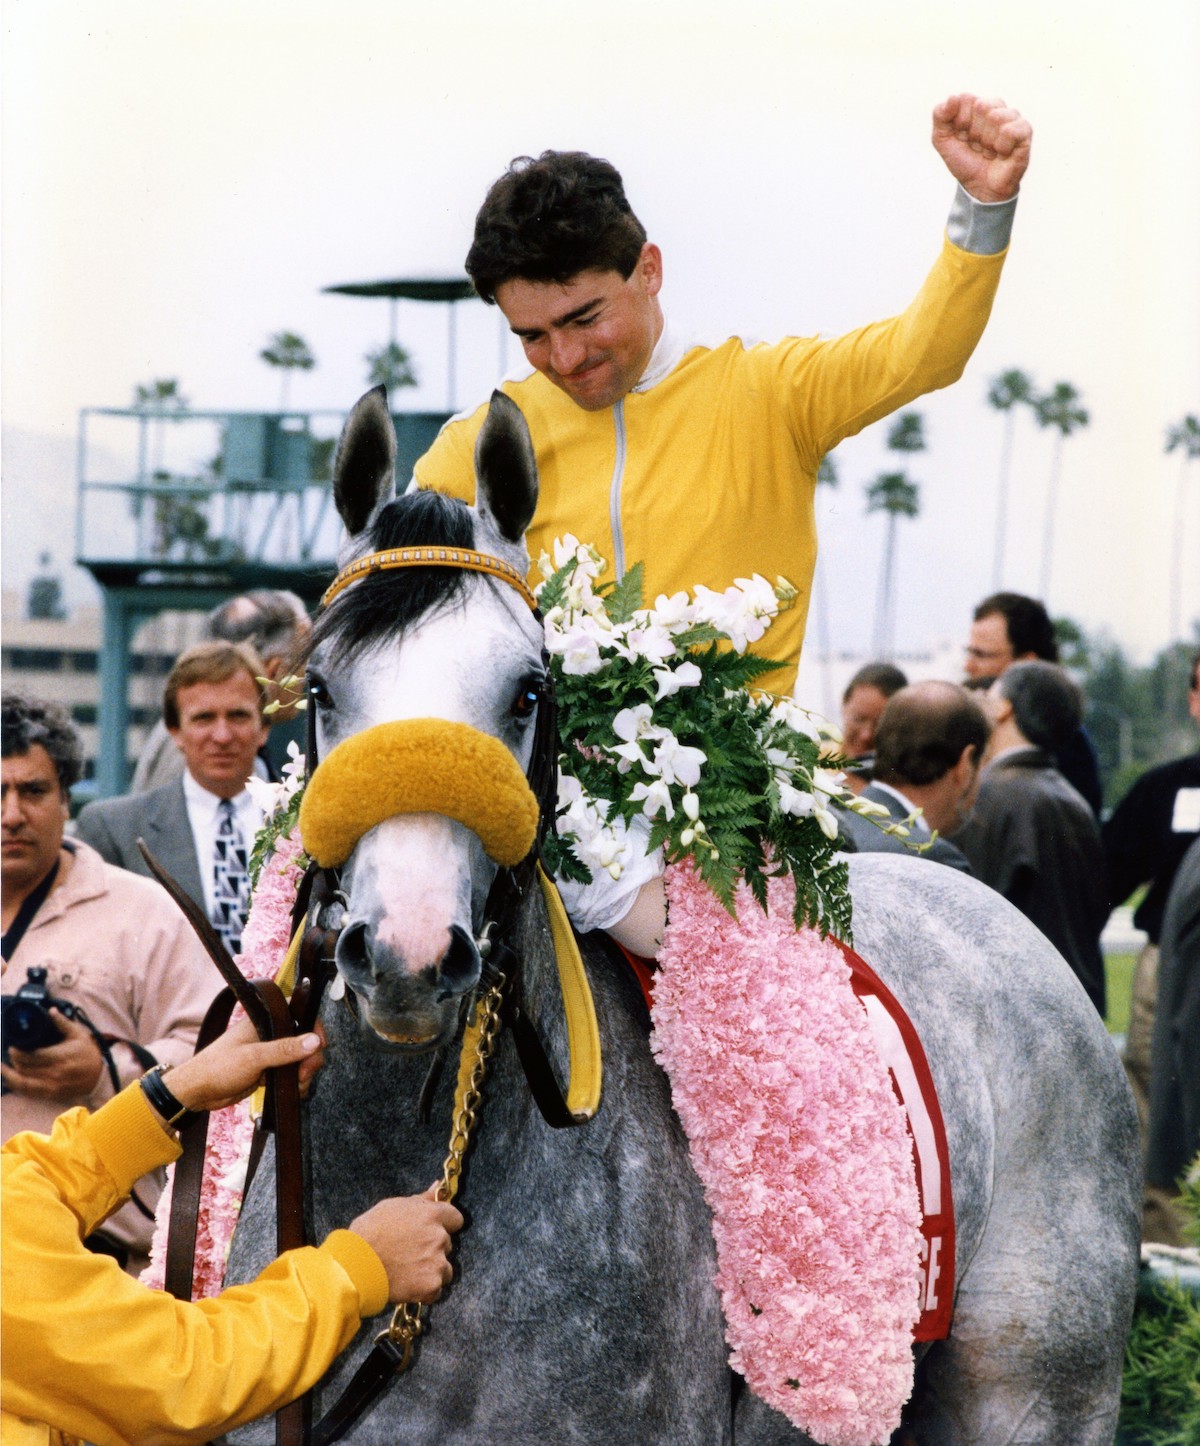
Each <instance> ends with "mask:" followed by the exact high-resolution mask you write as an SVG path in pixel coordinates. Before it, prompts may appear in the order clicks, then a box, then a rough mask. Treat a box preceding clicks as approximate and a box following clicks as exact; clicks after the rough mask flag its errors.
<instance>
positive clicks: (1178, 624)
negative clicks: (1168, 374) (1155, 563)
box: [1164, 413, 1200, 642]
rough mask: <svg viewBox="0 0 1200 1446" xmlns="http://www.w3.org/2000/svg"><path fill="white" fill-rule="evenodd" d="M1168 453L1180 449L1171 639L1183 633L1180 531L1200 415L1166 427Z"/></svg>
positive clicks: (1198, 449)
mask: <svg viewBox="0 0 1200 1446" xmlns="http://www.w3.org/2000/svg"><path fill="white" fill-rule="evenodd" d="M1164 450H1165V451H1167V452H1168V453H1170V452H1174V451H1176V450H1178V451H1179V453H1180V457H1179V482H1178V484H1177V485H1176V490H1175V545H1174V547H1173V549H1172V557H1171V641H1172V642H1174V641H1175V639H1176V638H1179V637H1180V636H1182V627H1183V616H1182V614H1183V532H1184V526H1185V519H1186V517H1187V473H1188V466H1189V464H1190V463H1192V462H1194V461H1195V460H1196V459H1197V458H1198V457H1200V417H1194V416H1192V415H1191V413H1189V414H1188V415H1187V416H1186V417H1184V419H1183V421H1182V422H1178V423H1176V424H1175V426H1173V427H1168V428H1167V445H1166V447H1165V449H1164Z"/></svg>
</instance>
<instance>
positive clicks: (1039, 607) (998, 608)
mask: <svg viewBox="0 0 1200 1446" xmlns="http://www.w3.org/2000/svg"><path fill="white" fill-rule="evenodd" d="M966 654H967V661H966V667H965V670H964V671H965V672H966V675H967V677H968V678H971V679H974V680H980V679H988V680H994V679H996V678H998V677H999V676H1000V674H1001V673H1003V672H1004V670H1005V669H1006V668H1011V667H1012V665H1013V664H1014V663H1024V662H1034V661H1037V660H1040V661H1041V662H1043V663H1057V662H1058V640H1057V638H1056V637H1055V636H1054V624H1053V623H1052V622H1051V621H1050V614H1049V613H1048V612H1047V611H1046V609H1045V606H1044V605H1043V604H1042V603H1040V602H1038V600H1037V598H1033V597H1026V596H1025V595H1024V594H1023V593H1019V592H996V593H993V594H992V595H991V597H985V598H984V600H983V601H982V602H981V603H980V604H979V606H978V607H977V608H976V609H975V615H974V621H973V622H972V624H971V638H970V641H969V642H968V643H967V647H966ZM1053 751H1054V766H1055V768H1057V769H1058V771H1059V772H1060V773H1061V774H1062V776H1063V777H1064V778H1065V779H1066V780H1067V782H1068V783H1069V784H1071V785H1072V786H1073V787H1074V788H1076V789H1077V790H1078V791H1079V793H1081V794H1082V795H1083V797H1084V799H1085V800H1086V801H1087V803H1088V805H1089V806H1090V808H1091V810H1092V812H1093V813H1094V814H1095V815H1096V817H1097V818H1099V817H1100V806H1101V803H1102V801H1103V798H1102V789H1101V786H1100V764H1099V761H1098V760H1097V758H1096V750H1095V748H1094V747H1093V745H1092V740H1091V739H1090V738H1089V737H1088V734H1087V730H1086V729H1085V728H1084V726H1083V721H1082V716H1081V718H1080V722H1079V725H1078V727H1076V729H1075V730H1074V732H1073V733H1071V734H1070V735H1069V736H1068V737H1066V738H1064V739H1063V740H1062V741H1061V743H1060V744H1059V746H1058V747H1057V748H1055V749H1054V750H1053Z"/></svg>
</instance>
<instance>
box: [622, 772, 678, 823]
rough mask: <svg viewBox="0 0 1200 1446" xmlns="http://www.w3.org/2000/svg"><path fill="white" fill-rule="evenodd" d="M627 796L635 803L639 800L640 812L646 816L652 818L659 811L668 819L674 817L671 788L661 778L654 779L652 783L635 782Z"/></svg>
mask: <svg viewBox="0 0 1200 1446" xmlns="http://www.w3.org/2000/svg"><path fill="white" fill-rule="evenodd" d="M629 797H630V798H631V799H632V800H633V801H634V802H635V803H638V802H641V804H642V812H643V813H644V814H645V815H646V817H647V818H654V817H655V816H656V815H657V814H659V813H665V814H666V816H667V818H668V819H672V818H674V817H675V805H674V804H673V803H672V802H671V790H670V789H669V788H668V787H667V785H666V784H665V783H664V782H663V780H662V779H661V778H656V779H654V781H653V782H652V783H638V784H635V785H634V788H633V792H632V793H631V794H630V795H629ZM643 800H644V801H643Z"/></svg>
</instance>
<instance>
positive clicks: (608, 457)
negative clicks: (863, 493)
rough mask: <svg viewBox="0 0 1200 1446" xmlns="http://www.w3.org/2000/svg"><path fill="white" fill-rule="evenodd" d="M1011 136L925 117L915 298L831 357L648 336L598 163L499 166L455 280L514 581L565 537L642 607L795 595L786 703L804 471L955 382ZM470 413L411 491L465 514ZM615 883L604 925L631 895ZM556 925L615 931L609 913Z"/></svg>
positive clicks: (654, 282) (651, 293)
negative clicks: (533, 494)
mask: <svg viewBox="0 0 1200 1446" xmlns="http://www.w3.org/2000/svg"><path fill="white" fill-rule="evenodd" d="M1031 134H1032V132H1031V129H1030V126H1029V124H1028V122H1027V121H1025V120H1024V119H1023V118H1022V117H1021V116H1020V114H1019V113H1018V112H1016V111H1015V110H1012V109H1011V108H1009V107H1008V106H1006V105H1004V103H1003V102H1001V101H998V100H997V101H993V100H980V99H978V98H976V97H975V96H971V95H957V96H952V97H951V98H950V99H948V100H946V101H944V102H943V103H942V104H941V105H939V106H937V107H936V109H935V110H934V112H933V144H934V147H935V149H936V150H937V151H938V153H939V154H940V155H941V157H942V159H943V161H944V162H945V164H946V167H947V169H948V170H949V171H950V174H951V175H952V176H953V177H954V179H955V180H956V181H957V182H958V190H957V192H956V195H955V198H954V202H953V205H952V208H951V212H950V219H949V222H948V225H947V229H946V235H945V239H944V243H943V246H942V250H941V254H940V255H939V256H938V258H937V260H936V261H935V263H934V265H933V269H932V270H931V271H930V273H929V275H928V277H927V278H926V280H925V283H924V285H923V286H922V287H921V289H920V291H919V292H918V293H917V296H916V298H915V299H914V300H913V301H912V302H911V303H910V305H909V306H908V307H907V308H906V309H905V310H904V311H903V312H902V313H900V315H899V316H896V317H893V318H891V319H890V320H887V321H883V322H876V323H874V324H872V325H868V326H865V327H862V328H860V329H859V330H857V331H852V332H850V333H848V334H847V335H846V336H843V337H839V338H837V339H835V340H832V341H823V340H820V339H818V338H813V337H796V336H790V337H787V338H785V339H784V340H783V341H781V342H778V343H776V344H774V345H770V346H768V345H762V344H758V345H750V344H748V343H746V342H744V341H743V340H742V339H741V338H739V337H725V338H718V339H714V340H711V341H704V340H698V339H695V338H692V337H690V336H687V335H685V333H684V332H683V331H681V330H679V329H678V328H677V327H676V325H675V324H674V323H670V322H667V321H666V320H665V318H664V316H663V311H662V307H661V305H660V302H659V291H660V289H661V286H662V279H663V260H662V253H661V252H660V250H659V248H658V247H657V246H656V245H654V244H653V243H652V242H650V241H648V240H647V239H646V232H645V229H644V228H643V227H642V225H641V223H640V222H639V221H638V219H637V217H636V216H635V215H634V213H633V211H632V210H631V208H630V206H629V202H628V201H627V199H626V197H625V192H624V188H623V186H622V183H621V177H620V175H619V174H618V172H617V171H616V170H615V169H614V167H613V166H611V165H610V164H609V163H608V162H607V161H603V160H598V159H596V158H594V157H591V156H588V155H584V154H582V153H580V152H554V151H547V152H545V153H544V154H543V155H542V156H541V157H540V158H539V159H537V160H536V161H535V160H531V159H530V158H528V157H522V158H519V159H518V160H516V161H514V162H513V163H512V165H511V166H510V167H509V169H508V170H507V171H506V172H505V174H504V175H503V176H501V177H500V179H499V180H497V181H496V182H495V184H494V185H493V186H492V188H491V190H490V191H489V192H488V195H487V197H486V199H485V200H484V203H483V206H482V208H481V209H480V211H479V214H478V216H477V218H476V223H475V238H474V242H473V244H472V246H471V249H470V252H469V254H468V256H467V260H466V269H467V271H468V273H469V274H470V276H471V279H472V280H473V281H474V283H475V287H476V289H477V291H478V292H479V294H480V296H482V297H483V299H484V300H485V301H486V302H489V303H494V304H496V305H498V306H499V308H500V310H501V312H502V313H503V314H504V317H505V319H506V321H507V322H508V324H509V326H510V328H511V329H512V331H513V333H514V334H515V335H516V336H517V337H519V338H520V341H521V344H522V346H523V348H524V351H525V356H526V360H527V361H528V363H529V368H528V370H526V371H523V372H521V373H520V374H518V375H513V376H510V377H508V378H506V380H505V381H504V382H503V384H502V386H503V390H504V391H505V392H506V393H507V394H508V395H509V396H510V397H511V398H512V399H513V400H514V401H515V402H516V403H517V405H518V406H519V407H520V408H521V410H522V412H523V413H524V415H525V419H526V421H527V422H528V424H529V429H530V433H531V434H532V438H533V445H534V450H535V453H536V457H537V465H538V475H539V494H538V504H537V512H536V513H535V515H534V519H533V523H532V526H531V528H530V530H529V547H530V553H531V556H532V558H533V559H534V563H535V566H536V560H537V557H538V555H539V553H540V552H541V551H543V550H548V549H549V545H550V543H551V542H552V541H553V539H554V538H555V537H558V536H562V535H564V534H566V533H573V534H574V535H575V536H576V537H579V538H582V539H583V540H585V541H587V542H590V543H593V544H594V545H595V546H596V547H597V548H598V549H599V551H600V552H601V553H602V554H603V555H604V556H605V557H607V558H608V559H609V560H610V562H611V564H612V567H613V570H614V572H615V574H616V576H617V577H620V576H622V575H623V573H624V570H625V567H626V563H627V562H630V563H632V562H635V561H640V562H641V563H642V564H643V566H644V569H645V578H644V585H645V595H646V597H647V598H654V597H656V596H658V595H659V594H664V593H665V594H671V593H674V592H678V591H679V590H681V589H685V588H690V587H693V586H694V585H696V584H698V583H703V584H704V585H705V586H707V587H710V588H712V589H714V590H716V591H722V590H723V589H724V588H726V587H728V586H729V585H730V584H731V583H733V581H734V579H735V578H737V577H749V576H751V575H752V574H753V573H755V572H758V573H761V574H763V575H764V576H767V577H774V576H775V575H777V574H779V575H782V576H783V577H785V578H786V579H787V580H788V581H789V582H790V583H791V584H793V586H795V587H796V589H797V592H798V596H797V598H796V603H795V605H794V606H793V607H792V609H791V610H790V611H789V612H787V613H785V614H784V615H782V616H781V617H780V618H779V619H778V620H777V621H776V624H775V625H774V626H773V627H772V629H771V632H770V635H769V638H768V640H767V642H768V646H767V649H766V651H767V653H768V655H769V656H772V657H774V658H776V659H777V660H779V661H781V662H783V663H784V665H785V666H784V667H782V668H780V669H779V670H778V671H777V672H775V673H773V674H772V675H771V679H772V687H773V688H774V689H776V690H778V691H779V692H783V693H789V692H790V691H791V689H792V687H793V685H794V683H795V679H796V669H797V665H798V662H799V658H800V649H801V645H802V643H803V640H804V625H805V618H806V615H807V610H808V601H809V592H810V587H811V583H812V574H813V569H814V566H815V563H816V532H815V525H814V515H813V498H814V494H815V490H816V476H817V469H818V467H819V466H820V463H821V459H822V457H823V456H825V454H826V453H827V452H829V451H831V450H832V449H833V448H834V447H836V446H837V445H838V443H839V442H841V441H842V440H843V439H844V438H846V437H849V436H852V435H854V434H855V433H856V432H859V431H861V430H862V429H863V428H864V427H866V426H868V425H869V424H870V423H872V422H875V421H878V420H879V419H880V418H881V417H885V416H887V415H888V414H889V413H891V412H893V411H895V410H896V409H897V408H899V407H903V406H905V405H907V404H908V403H910V402H912V401H913V400H915V399H916V398H917V397H919V396H921V395H923V394H924V393H925V392H929V391H933V390H936V389H937V388H940V387H944V386H948V385H949V384H950V383H951V382H953V381H956V380H957V379H958V377H959V376H960V375H961V374H962V371H963V369H964V367H965V366H966V363H967V361H968V359H969V358H970V356H971V353H972V351H973V350H974V348H975V345H976V343H977V342H978V341H979V338H980V336H981V335H982V333H983V329H984V326H985V325H986V322H987V319H988V315H989V313H990V311H991V306H992V301H993V299H994V297H995V293H996V288H997V286H998V284H999V279H1000V271H1001V268H1002V266H1003V264H1004V257H1005V253H1006V248H1007V246H1008V240H1009V234H1010V231H1011V227H1012V220H1013V212H1014V210H1015V207H1016V195H1017V190H1018V187H1019V184H1020V180H1021V177H1022V175H1023V174H1024V172H1025V169H1026V167H1027V165H1028V162H1029V151H1030V140H1031ZM486 411H487V406H486V404H483V405H481V406H479V407H478V408H476V409H475V410H474V411H471V412H466V413H463V414H460V415H459V416H457V417H454V418H452V419H451V420H450V421H449V422H448V423H447V424H446V426H445V427H443V429H442V431H441V433H440V434H439V435H438V437H437V439H436V440H435V442H434V444H433V446H432V447H431V448H430V450H429V451H428V452H427V453H426V454H425V456H424V457H422V458H421V459H420V460H419V461H418V462H417V464H416V467H415V468H414V476H413V484H412V485H414V486H416V487H422V488H436V489H437V490H439V491H442V492H446V493H449V494H451V495H453V496H457V497H461V498H463V499H464V500H466V501H471V500H472V499H473V495H474V466H473V456H474V447H475V439H476V437H477V436H478V433H479V429H480V427H481V425H482V423H483V418H484V416H485V414H486ZM535 580H536V579H535ZM627 872H628V873H629V874H630V877H629V878H628V879H626V878H625V877H623V878H622V880H621V881H620V882H619V884H618V886H617V887H618V889H619V891H620V893H621V895H622V902H621V913H618V915H617V918H618V919H619V918H620V917H621V916H622V914H623V913H624V912H626V911H628V910H629V907H630V902H631V900H630V894H629V891H630V890H631V889H633V888H635V887H636V877H635V871H627ZM643 882H645V880H643ZM608 892H609V891H608V888H607V886H605V888H604V893H605V894H606V895H607V893H608ZM568 906H569V907H571V908H572V913H573V916H575V910H574V907H573V903H572V901H568ZM613 907H616V906H615V905H614V906H613ZM575 921H576V923H577V925H579V926H580V927H583V928H588V927H610V928H611V926H612V925H613V924H614V923H615V922H616V920H615V919H613V918H612V908H610V907H608V906H605V908H604V909H602V910H601V912H600V914H594V913H589V914H588V915H587V916H586V917H584V918H580V917H578V916H576V917H575ZM631 947H632V946H631Z"/></svg>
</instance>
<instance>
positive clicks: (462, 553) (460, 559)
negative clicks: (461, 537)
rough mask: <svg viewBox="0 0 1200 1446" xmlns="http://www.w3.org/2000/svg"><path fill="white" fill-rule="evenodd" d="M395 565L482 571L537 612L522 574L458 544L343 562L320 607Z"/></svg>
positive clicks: (395, 550) (402, 549)
mask: <svg viewBox="0 0 1200 1446" xmlns="http://www.w3.org/2000/svg"><path fill="white" fill-rule="evenodd" d="M398 567H456V568H461V569H464V570H465V571H467V572H484V573H487V574H488V575H489V576H490V577H498V578H499V579H500V580H501V582H506V583H508V585H509V587H511V588H514V589H515V590H516V591H517V592H519V593H520V594H521V597H522V598H523V599H524V600H525V602H526V603H527V604H528V605H529V607H530V608H531V609H532V611H534V612H537V606H538V603H537V598H535V597H534V595H533V593H532V592H531V591H530V590H529V584H528V583H527V582H526V581H525V579H524V577H523V576H522V575H521V574H520V573H519V572H518V571H517V569H516V568H515V567H513V565H512V564H511V563H509V562H502V561H501V560H500V559H499V558H498V557H492V556H491V554H490V553H487V552H468V551H466V550H464V549H463V548H461V547H394V548H390V549H389V550H388V551H387V552H371V553H368V554H367V556H366V557H359V558H356V559H355V561H354V562H351V563H347V565H346V566H345V567H344V568H342V570H341V572H339V573H338V575H337V576H336V577H335V578H334V580H333V581H332V582H331V583H330V584H329V586H328V587H327V588H326V589H325V595H324V596H323V597H322V598H321V606H322V607H328V606H329V604H330V603H331V602H332V601H333V599H334V598H335V597H337V595H338V593H340V592H342V591H344V590H345V589H346V588H348V587H350V586H352V585H353V584H354V583H356V582H359V581H360V580H361V579H362V578H364V577H367V576H369V575H370V574H371V573H374V572H390V571H391V570H392V569H393V568H398Z"/></svg>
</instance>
